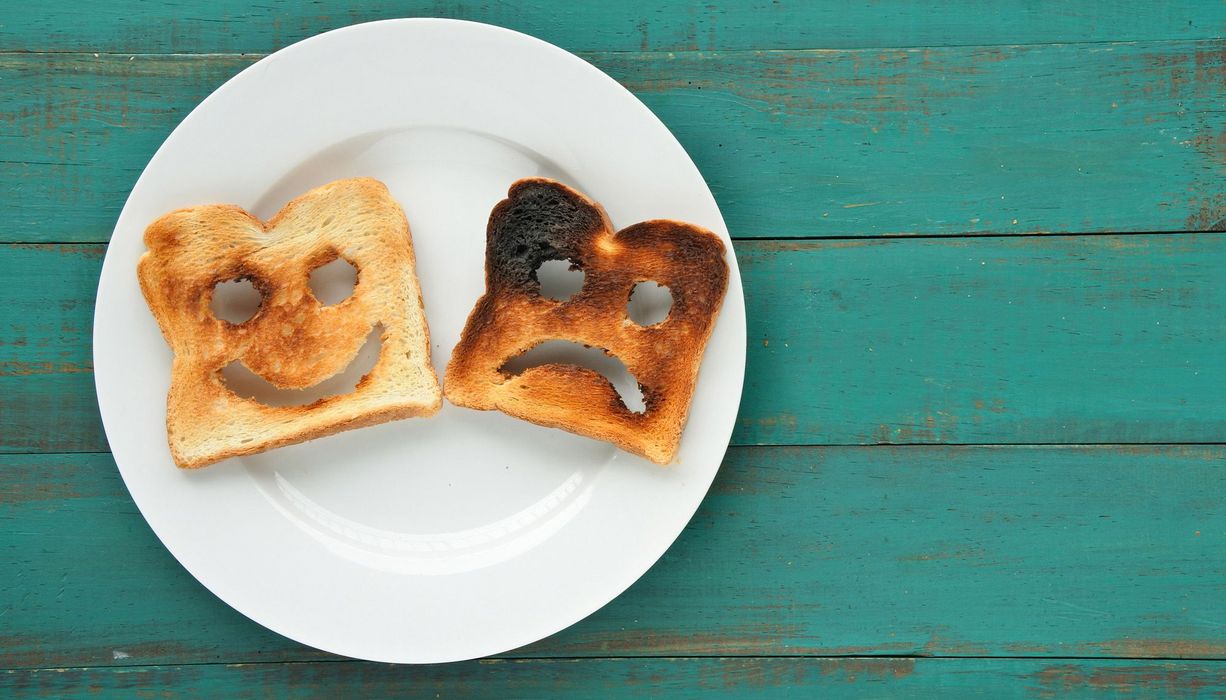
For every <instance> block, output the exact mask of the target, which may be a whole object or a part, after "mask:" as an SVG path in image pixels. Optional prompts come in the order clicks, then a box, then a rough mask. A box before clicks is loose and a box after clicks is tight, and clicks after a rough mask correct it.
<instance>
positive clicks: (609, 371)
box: [498, 340, 647, 413]
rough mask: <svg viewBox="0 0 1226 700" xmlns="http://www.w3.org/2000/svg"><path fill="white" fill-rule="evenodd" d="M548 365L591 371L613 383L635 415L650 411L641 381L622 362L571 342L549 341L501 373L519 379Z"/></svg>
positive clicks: (506, 365)
mask: <svg viewBox="0 0 1226 700" xmlns="http://www.w3.org/2000/svg"><path fill="white" fill-rule="evenodd" d="M544 365H574V366H576V367H584V368H586V369H590V370H592V371H593V372H596V373H597V374H599V375H600V376H602V377H604V378H605V379H607V380H609V383H610V384H612V385H613V388H614V389H615V390H616V391H617V395H618V396H619V397H620V398H621V401H622V404H623V405H624V406H625V407H626V408H628V409H630V412H631V413H643V412H644V411H646V410H647V404H646V403H645V402H644V400H643V389H642V387H641V386H640V385H639V383H638V380H637V379H635V378H634V375H633V374H631V373H630V370H628V369H626V365H625V364H623V363H622V361H621V360H619V359H617V358H616V357H614V356H613V355H610V354H609V353H608V352H607V351H605V350H602V349H600V348H593V347H588V346H586V345H580V344H579V343H572V342H570V341H568V340H547V341H545V342H543V343H540V344H539V345H536V346H535V347H532V348H530V349H528V350H526V351H525V352H522V353H520V354H518V355H516V356H515V357H512V358H511V359H509V360H507V361H506V362H505V363H503V365H502V367H499V368H498V371H499V372H501V373H502V374H504V375H509V376H518V375H520V374H523V373H524V372H526V371H528V370H530V369H532V368H533V367H542V366H544Z"/></svg>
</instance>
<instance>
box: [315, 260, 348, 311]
mask: <svg viewBox="0 0 1226 700" xmlns="http://www.w3.org/2000/svg"><path fill="white" fill-rule="evenodd" d="M310 285H311V293H312V294H314V295H315V298H316V299H318V300H319V303H320V304H323V305H324V306H333V305H335V304H339V303H341V302H342V301H344V300H346V299H348V298H349V297H351V296H353V289H354V287H356V286H358V269H357V268H356V267H354V266H353V263H351V262H349V261H348V260H346V259H344V258H337V259H335V260H333V261H332V262H329V263H325V264H323V265H320V266H319V267H317V268H315V269H314V270H311V280H310Z"/></svg>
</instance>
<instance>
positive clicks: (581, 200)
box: [444, 178, 728, 464]
mask: <svg viewBox="0 0 1226 700" xmlns="http://www.w3.org/2000/svg"><path fill="white" fill-rule="evenodd" d="M549 260H561V261H568V262H569V264H570V265H571V267H572V268H576V269H579V270H581V271H582V272H583V273H584V277H583V286H582V288H580V289H579V290H578V291H577V292H575V293H574V294H573V295H572V296H570V297H569V298H568V299H566V300H556V299H552V298H549V297H547V296H545V295H543V294H542V293H541V285H540V280H539V279H538V277H537V270H538V268H539V267H540V266H541V264H542V263H544V262H546V261H549ZM485 282H486V291H485V294H484V295H483V296H482V297H481V298H480V299H479V300H478V301H477V303H476V306H475V307H474V308H473V310H472V313H471V314H470V315H469V317H468V321H467V323H466V325H465V327H464V331H463V333H462V334H461V337H460V342H459V344H458V345H457V346H456V348H455V350H454V351H453V353H452V357H451V361H450V362H449V364H448V365H447V372H446V377H445V382H444V391H445V393H446V396H447V399H448V400H450V401H451V402H452V403H454V404H456V405H459V406H466V407H469V408H474V409H481V410H494V409H496V410H500V411H503V412H504V413H507V414H509V415H512V416H514V417H516V418H521V419H523V420H527V421H530V422H533V423H537V424H539V425H543V426H548V427H554V428H561V429H563V430H568V431H570V432H573V433H577V434H579V435H585V436H588V437H591V438H595V439H597V440H605V441H608V442H611V443H613V444H615V445H617V446H618V447H620V448H621V449H623V450H626V451H628V452H631V453H634V454H637V455H640V456H642V457H645V458H647V459H649V460H651V461H653V462H656V463H659V464H666V463H668V462H670V461H672V460H673V458H674V456H675V455H676V452H677V449H678V447H679V445H680V441H681V433H682V429H683V428H684V425H685V421H686V417H687V415H688V413H689V408H690V402H691V399H692V397H693V393H694V387H695V383H696V381H697V378H698V370H699V365H700V364H701V362H702V356H703V351H704V350H705V348H706V344H707V340H708V339H709V338H710V336H711V331H712V330H713V328H714V326H715V320H716V316H717V314H718V312H719V308H720V305H721V304H722V302H723V298H724V292H725V290H726V289H727V285H728V266H727V263H726V262H725V261H724V244H723V243H722V241H721V240H720V239H719V237H718V236H716V235H715V234H713V233H711V232H710V231H707V230H705V229H703V228H700V227H698V226H695V225H693V224H688V223H684V222H680V221H671V220H653V221H644V222H642V223H638V224H634V225H633V226H629V227H627V228H624V229H622V230H620V231H615V230H614V229H613V227H612V226H611V224H610V222H609V219H608V216H607V215H606V214H605V212H604V210H603V209H602V208H601V207H600V206H599V205H598V204H596V203H595V202H593V201H592V200H590V199H588V198H587V197H586V196H584V195H583V194H581V193H579V192H577V191H575V190H573V189H571V188H569V187H567V186H566V185H563V184H561V183H558V182H555V181H552V180H547V179H541V178H532V179H525V180H520V181H518V182H516V183H515V184H513V185H512V186H511V188H510V191H509V192H508V196H507V198H506V199H504V200H503V201H501V202H499V203H498V205H497V206H495V207H494V210H493V212H492V213H491V214H490V219H489V224H488V227H487V229H486V255H485ZM642 282H656V283H658V284H660V285H662V286H664V287H667V288H668V291H669V293H670V294H671V296H672V307H671V309H670V310H669V312H668V315H667V317H666V318H664V320H662V321H660V322H658V323H654V324H651V325H640V324H639V323H636V322H635V321H634V320H633V319H631V318H630V316H629V314H628V313H627V303H628V301H629V299H630V296H631V294H632V293H633V291H634V289H635V287H636V285H638V284H639V283H642ZM558 340H562V341H571V342H574V343H580V344H582V345H586V346H591V347H595V348H600V349H602V350H604V351H605V352H606V353H607V354H609V355H612V356H613V357H615V358H616V359H618V360H620V361H621V362H622V363H623V364H624V365H625V366H626V368H627V369H628V370H629V371H630V373H631V374H632V375H633V376H634V378H635V380H636V381H637V382H638V384H639V388H640V390H641V391H642V394H643V403H644V406H645V409H644V410H643V411H641V412H638V411H634V410H631V409H630V408H628V407H627V406H626V404H625V403H623V401H622V399H621V398H620V397H619V395H618V393H617V391H616V390H615V389H614V387H613V385H612V384H611V383H610V381H609V380H608V379H606V378H605V377H604V376H602V375H601V374H599V373H597V372H595V371H593V370H591V369H588V368H586V367H581V366H577V365H573V364H560V363H551V364H543V365H540V366H535V367H530V368H528V369H526V370H523V371H522V372H520V373H514V372H513V371H511V370H510V369H509V368H508V366H507V365H508V363H509V362H510V361H512V360H513V359H515V358H517V357H519V356H521V355H523V354H524V353H526V352H528V351H530V350H532V349H533V348H534V347H537V346H539V345H541V344H542V343H545V342H547V341H558Z"/></svg>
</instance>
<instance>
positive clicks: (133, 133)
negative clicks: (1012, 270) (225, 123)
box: [0, 6, 1226, 242]
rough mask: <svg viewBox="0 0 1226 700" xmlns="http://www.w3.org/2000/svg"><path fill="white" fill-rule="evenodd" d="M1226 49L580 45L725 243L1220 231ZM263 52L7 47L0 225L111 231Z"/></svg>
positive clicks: (61, 232) (1224, 189) (0, 115)
mask: <svg viewBox="0 0 1226 700" xmlns="http://www.w3.org/2000/svg"><path fill="white" fill-rule="evenodd" d="M1223 7H1224V8H1226V6H1223ZM1223 47H1226V43H1224V41H1222V40H1210V41H1199V42H1197V41H1172V42H1154V43H1120V44H1105V45H1094V46H1082V45H1065V44H1061V45H1044V46H1030V47H1027V46H1001V47H987V48H985V47H960V48H924V49H870V50H865V49H860V50H833V51H832V50H786V51H733V52H684V53H646V54H644V53H621V52H611V53H610V52H606V53H588V54H585V57H586V58H587V59H589V60H590V61H592V62H593V63H594V64H595V65H597V66H598V67H600V68H602V69H604V70H605V71H607V72H608V73H609V74H611V75H612V76H613V77H614V78H616V79H618V80H619V81H621V82H622V83H623V84H625V85H626V86H627V87H629V88H630V89H631V90H632V91H634V92H635V93H636V94H638V96H639V97H640V98H642V99H643V100H644V101H645V102H646V103H647V104H648V106H649V107H651V108H652V109H653V110H654V111H655V112H656V113H657V114H658V115H659V116H660V117H661V118H662V119H663V120H664V122H665V123H666V124H667V125H668V126H669V127H670V128H671V129H672V130H673V131H674V133H675V134H676V135H677V137H678V138H679V140H680V141H681V143H682V144H683V145H684V146H685V147H686V149H687V150H688V152H689V153H690V154H691V155H692V156H693V157H694V159H695V161H696V162H697V164H698V166H699V167H700V169H701V170H702V172H703V173H704V175H705V176H706V177H707V180H708V182H709V183H710V185H711V188H712V191H713V192H714V194H715V196H716V199H717V200H718V201H719V204H720V207H721V210H722V211H723V214H724V217H725V219H726V220H727V222H728V225H729V228H730V230H731V231H732V233H733V235H734V236H735V237H738V238H789V237H813V236H821V237H832V236H837V237H855V236H906V235H915V234H921V235H929V234H941V235H948V234H965V233H976V234H983V233H992V234H1001V235H1015V234H1036V233H1046V232H1060V233H1067V232H1104V231H1106V232H1111V231H1141V232H1145V231H1154V232H1157V231H1183V230H1193V231H1211V230H1217V229H1220V228H1222V226H1223V225H1224V224H1223V221H1224V220H1226V150H1224V149H1223V142H1222V134H1223V133H1226V112H1224V111H1223V110H1222V109H1221V103H1222V95H1223V93H1224V92H1226V82H1224V81H1226V78H1224V77H1223V76H1224V75H1226V62H1224V61H1223V59H1222V54H1223V53H1224V52H1226V49H1224V48H1223ZM256 58H258V57H256V56H234V55H223V56H184V55H174V56H148V55H140V56H134V57H129V56H127V55H107V54H103V55H100V56H99V57H97V58H95V57H93V56H90V55H80V54H73V55H64V54H7V55H0V81H3V84H4V85H5V86H6V90H5V92H4V93H3V95H2V96H0V150H2V151H3V153H4V155H3V157H2V158H0V178H2V179H4V180H6V181H12V182H19V183H21V186H19V187H14V188H5V189H3V190H0V210H4V211H6V212H8V213H7V215H6V216H7V221H5V222H3V223H4V225H3V226H0V240H7V241H38V240H44V241H95V242H101V241H105V240H107V239H108V237H109V236H110V232H111V230H112V227H113V225H114V222H115V219H116V217H117V215H118V212H119V210H120V207H121V206H122V204H123V202H124V200H125V198H126V196H127V193H128V191H129V190H130V188H131V187H132V185H133V183H134V182H135V181H136V178H137V176H138V175H139V173H140V171H141V169H142V168H143V167H144V165H145V163H147V162H148V159H149V158H150V156H152V154H153V152H154V150H155V149H156V148H157V146H158V145H159V144H160V143H161V141H162V140H163V139H164V138H165V137H166V135H167V134H168V133H169V132H170V130H171V129H172V128H173V127H174V126H175V125H176V124H177V123H178V122H179V120H180V119H182V117H183V116H184V115H185V114H187V112H188V111H189V110H190V109H191V108H192V107H193V106H195V104H197V103H198V102H199V101H200V100H201V99H202V98H203V97H204V96H206V95H207V94H208V93H209V92H210V91H212V90H213V89H214V88H215V87H217V86H218V85H220V84H221V83H222V82H223V81H224V80H226V79H227V78H229V77H230V76H232V75H233V74H234V73H237V72H238V71H239V70H241V69H242V68H244V67H246V66H248V65H250V64H251V62H252V61H254V60H256ZM594 194H596V196H600V194H599V193H594ZM65 212H71V215H65ZM661 216H667V212H661Z"/></svg>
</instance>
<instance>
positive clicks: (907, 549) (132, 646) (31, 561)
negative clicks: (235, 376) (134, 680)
mask: <svg viewBox="0 0 1226 700" xmlns="http://www.w3.org/2000/svg"><path fill="white" fill-rule="evenodd" d="M1224 464H1226V446H1217V447H1144V448H1141V447H1135V448H1092V447H998V448H990V447H945V446H941V447H889V448H886V447H867V448H783V447H772V448H733V449H732V451H731V452H730V453H729V456H728V458H727V460H726V461H725V464H724V466H723V468H722V470H721V471H720V474H719V476H718V477H717V479H716V483H715V485H714V487H713V489H712V491H711V493H710V494H709V495H708V497H707V499H706V500H705V502H704V503H703V505H702V506H701V508H700V509H699V511H698V514H697V515H696V516H695V518H694V520H693V521H692V522H691V523H690V525H689V526H688V527H687V529H686V530H685V532H684V533H683V534H682V536H681V537H680V539H679V540H678V541H677V543H676V544H675V545H674V546H673V547H672V548H671V549H670V550H669V552H668V553H667V554H666V555H665V556H664V558H663V559H662V560H661V561H660V562H659V563H658V564H657V565H656V566H655V567H654V568H652V569H651V570H650V571H649V572H648V573H647V574H646V575H645V576H644V577H643V578H642V579H641V580H640V581H639V582H638V583H636V584H635V585H634V586H633V587H631V589H630V590H629V591H628V592H627V593H625V594H623V595H622V596H621V597H620V598H618V599H617V600H615V601H614V602H613V603H611V604H610V605H608V606H607V607H605V608H604V609H602V610H600V611H599V612H597V613H595V614H594V615H592V616H591V617H590V618H588V619H586V620H584V621H582V622H581V623H579V624H577V625H575V626H574V627H572V628H570V629H568V630H565V631H563V632H561V633H559V634H557V635H555V636H554V637H551V638H549V639H546V640H544V641H541V642H538V643H536V644H533V645H531V646H529V647H526V648H524V649H521V650H519V651H518V652H517V655H519V656H527V657H580V656H581V657H589V656H590V657H605V656H642V655H665V656H668V655H683V656H692V655H818V656H824V655H874V654H885V655H906V654H917V655H926V656H968V655H969V656H984V655H1005V656H1033V657H1042V656H1061V657H1067V656H1078V657H1164V658H1189V659H1205V658H1226V643H1224V641H1223V639H1224V633H1226V598H1224V597H1223V596H1222V595H1221V585H1222V581H1223V580H1224V577H1226V513H1224V512H1223V511H1222V509H1221V508H1220V507H1219V505H1220V504H1219V498H1218V496H1217V495H1218V494H1221V493H1222V492H1223V490H1224V489H1226V469H1223V465H1224ZM233 466H234V465H232V466H231V467H230V468H233ZM222 468H226V467H222ZM0 560H3V561H5V562H6V563H7V564H6V566H5V567H3V568H0V591H6V592H7V594H6V595H5V599H4V601H3V608H0V613H2V615H0V619H2V620H3V621H4V627H3V628H2V629H3V631H0V668H28V667H37V666H56V667H59V666H94V665H106V664H115V665H131V664H136V665H145V664H158V663H196V662H226V663H231V662H254V661H286V660H299V661H300V660H322V659H327V658H331V657H329V656H327V655H325V654H323V653H321V652H316V651H313V650H310V649H307V648H304V647H301V646H299V645H297V644H295V643H293V642H290V641H289V640H285V639H282V638H280V637H278V636H277V635H275V634H273V633H271V632H268V631H267V630H264V629H263V628H261V627H259V626H258V625H257V624H255V623H253V622H250V621H248V620H246V619H245V618H243V617H242V616H241V615H239V613H237V612H235V611H234V610H232V609H230V608H229V607H227V606H226V605H225V604H224V603H222V602H221V601H219V600H217V599H215V598H214V597H213V596H212V595H211V594H209V593H208V592H207V591H206V590H205V589H204V588H203V587H201V586H200V585H199V584H198V583H196V582H195V581H194V580H193V579H192V578H191V576H190V575H188V574H187V573H186V572H185V571H183V570H182V569H181V568H180V567H179V566H178V565H177V564H175V562H174V560H173V559H172V557H171V555H170V554H169V552H167V551H166V550H165V549H164V548H163V547H162V545H161V544H160V543H159V542H158V541H157V539H156V538H155V537H154V536H153V534H152V533H151V532H150V531H149V529H148V527H147V526H146V525H145V523H144V521H143V520H142V519H141V517H140V515H139V513H138V512H137V511H136V508H135V506H134V505H133V503H132V502H131V500H130V498H129V496H128V495H127V492H126V490H125V489H124V487H123V485H122V483H121V482H120V479H119V477H118V474H117V471H116V469H115V467H114V465H113V463H112V461H111V458H110V456H109V455H104V454H95V455H28V456H5V457H0Z"/></svg>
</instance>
